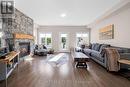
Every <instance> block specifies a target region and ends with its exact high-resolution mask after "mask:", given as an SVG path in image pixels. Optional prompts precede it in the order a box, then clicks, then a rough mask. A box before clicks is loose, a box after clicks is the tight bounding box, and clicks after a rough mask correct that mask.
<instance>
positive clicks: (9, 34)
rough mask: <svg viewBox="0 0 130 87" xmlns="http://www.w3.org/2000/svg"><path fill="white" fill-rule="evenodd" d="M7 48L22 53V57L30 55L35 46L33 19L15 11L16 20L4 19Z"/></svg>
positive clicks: (3, 25)
mask: <svg viewBox="0 0 130 87" xmlns="http://www.w3.org/2000/svg"><path fill="white" fill-rule="evenodd" d="M2 22H3V23H2V27H3V28H2V29H3V33H4V37H3V38H4V40H5V46H8V47H9V49H10V51H20V52H21V53H20V57H23V56H26V55H28V54H30V52H31V51H32V49H31V48H32V47H33V45H34V38H33V25H34V23H33V19H32V18H30V17H29V16H27V15H25V14H24V13H22V12H21V11H19V10H18V9H15V16H14V18H2Z"/></svg>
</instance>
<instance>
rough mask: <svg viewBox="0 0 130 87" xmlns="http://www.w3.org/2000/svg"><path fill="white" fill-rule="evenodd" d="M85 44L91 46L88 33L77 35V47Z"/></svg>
mask: <svg viewBox="0 0 130 87" xmlns="http://www.w3.org/2000/svg"><path fill="white" fill-rule="evenodd" d="M83 44H85V45H86V44H87V45H88V44H89V36H88V33H77V34H76V46H77V47H80V46H81V45H83Z"/></svg>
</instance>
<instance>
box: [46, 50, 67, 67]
mask: <svg viewBox="0 0 130 87" xmlns="http://www.w3.org/2000/svg"><path fill="white" fill-rule="evenodd" d="M68 60H69V57H68V55H67V54H66V53H59V54H57V55H48V56H47V60H46V63H48V64H50V65H52V66H54V67H59V66H61V65H63V64H65V63H67V62H68Z"/></svg>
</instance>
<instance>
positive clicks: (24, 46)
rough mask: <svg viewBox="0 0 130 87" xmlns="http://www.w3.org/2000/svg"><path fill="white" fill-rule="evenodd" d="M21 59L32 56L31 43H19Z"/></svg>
mask: <svg viewBox="0 0 130 87" xmlns="http://www.w3.org/2000/svg"><path fill="white" fill-rule="evenodd" d="M19 51H20V55H19V56H20V57H24V56H27V55H29V54H30V42H21V43H19Z"/></svg>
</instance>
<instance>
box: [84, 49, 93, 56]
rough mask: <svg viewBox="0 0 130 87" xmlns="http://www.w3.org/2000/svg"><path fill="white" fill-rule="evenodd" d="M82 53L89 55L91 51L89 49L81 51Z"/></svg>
mask: <svg viewBox="0 0 130 87" xmlns="http://www.w3.org/2000/svg"><path fill="white" fill-rule="evenodd" d="M83 52H84V53H85V54H87V55H90V54H91V52H92V50H91V49H83Z"/></svg>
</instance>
